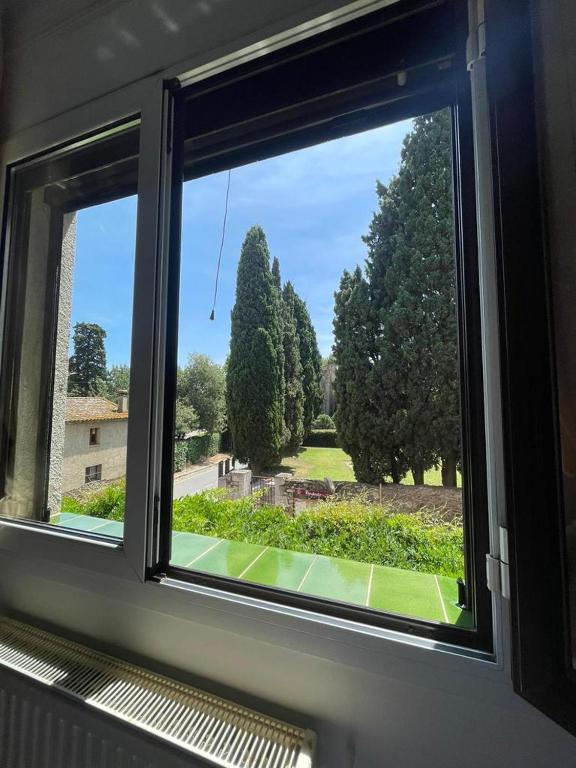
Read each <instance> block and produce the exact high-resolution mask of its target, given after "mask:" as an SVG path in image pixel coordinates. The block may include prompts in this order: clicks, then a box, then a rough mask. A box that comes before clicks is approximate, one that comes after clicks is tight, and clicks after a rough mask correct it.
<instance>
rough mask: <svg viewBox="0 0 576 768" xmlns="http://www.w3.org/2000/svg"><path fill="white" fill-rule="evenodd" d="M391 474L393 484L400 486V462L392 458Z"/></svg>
mask: <svg viewBox="0 0 576 768" xmlns="http://www.w3.org/2000/svg"><path fill="white" fill-rule="evenodd" d="M390 474H391V476H392V482H393V483H396V484H398V483H399V482H400V473H399V472H398V462H397V461H396V459H395V458H392V460H391V461H390Z"/></svg>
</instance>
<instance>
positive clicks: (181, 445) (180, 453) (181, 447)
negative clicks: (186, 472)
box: [174, 440, 188, 472]
mask: <svg viewBox="0 0 576 768" xmlns="http://www.w3.org/2000/svg"><path fill="white" fill-rule="evenodd" d="M187 457H188V445H187V441H185V440H177V441H176V442H175V443H174V472H180V470H182V469H184V467H185V466H186V459H187Z"/></svg>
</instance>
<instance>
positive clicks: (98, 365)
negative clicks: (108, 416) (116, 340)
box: [68, 323, 107, 397]
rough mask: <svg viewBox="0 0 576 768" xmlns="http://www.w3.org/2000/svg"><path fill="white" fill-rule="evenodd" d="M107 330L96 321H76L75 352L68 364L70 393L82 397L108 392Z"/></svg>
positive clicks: (73, 338)
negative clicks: (105, 340)
mask: <svg viewBox="0 0 576 768" xmlns="http://www.w3.org/2000/svg"><path fill="white" fill-rule="evenodd" d="M105 338H106V331H105V330H104V328H102V327H101V326H99V325H97V324H96V323H76V325H75V326H74V334H73V337H72V340H73V344H74V354H73V355H72V357H71V358H70V361H69V366H68V394H71V395H78V396H82V397H86V396H94V395H102V394H106V380H107V372H106V350H105V348H104V339H105Z"/></svg>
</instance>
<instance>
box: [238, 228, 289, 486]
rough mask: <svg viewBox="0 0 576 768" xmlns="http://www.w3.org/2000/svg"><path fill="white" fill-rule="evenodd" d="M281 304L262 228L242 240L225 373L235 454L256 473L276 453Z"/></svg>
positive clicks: (278, 440)
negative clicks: (228, 354)
mask: <svg viewBox="0 0 576 768" xmlns="http://www.w3.org/2000/svg"><path fill="white" fill-rule="evenodd" d="M282 369H283V345H282V332H281V305H280V296H279V291H278V289H277V287H276V286H275V284H274V280H273V277H272V273H271V271H270V254H269V251H268V244H267V242H266V236H265V234H264V231H263V230H262V228H261V227H259V226H254V227H252V228H251V229H250V230H248V233H247V234H246V237H245V239H244V243H243V245H242V251H241V254H240V260H239V263H238V273H237V278H236V303H235V304H234V308H233V310H232V332H231V337H230V357H229V360H228V376H227V407H228V424H229V427H230V432H231V434H232V443H233V446H234V452H235V454H236V456H237V457H238V458H239V459H240V460H242V461H249V462H250V466H251V468H252V469H253V470H254V471H255V472H259V471H261V470H262V469H264V468H265V467H267V466H269V465H271V464H274V463H276V462H277V461H278V460H279V458H280V452H281V448H282V437H283V421H284V419H283V416H284V414H283V411H284V391H283V390H284V377H283V370H282Z"/></svg>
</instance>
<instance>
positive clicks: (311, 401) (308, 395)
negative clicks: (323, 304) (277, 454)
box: [294, 291, 322, 437]
mask: <svg viewBox="0 0 576 768" xmlns="http://www.w3.org/2000/svg"><path fill="white" fill-rule="evenodd" d="M294 318H295V321H296V333H297V335H298V342H299V345H300V361H301V364H302V386H303V389H304V437H306V436H307V435H309V434H310V432H311V430H312V422H313V421H314V419H315V418H316V416H317V415H318V414H319V413H320V409H321V407H322V384H321V379H322V371H321V369H322V357H321V356H320V351H319V350H318V341H317V339H316V331H315V330H314V326H313V325H312V320H311V319H310V313H309V312H308V308H307V306H306V303H305V302H304V301H302V299H301V298H300V296H298V294H297V293H296V292H295V291H294Z"/></svg>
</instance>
